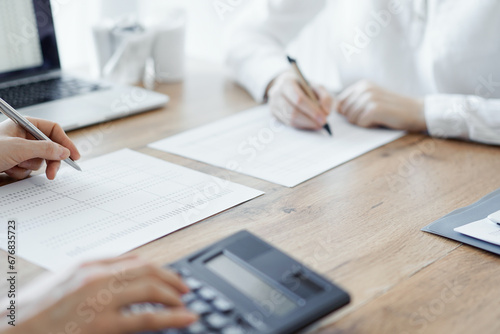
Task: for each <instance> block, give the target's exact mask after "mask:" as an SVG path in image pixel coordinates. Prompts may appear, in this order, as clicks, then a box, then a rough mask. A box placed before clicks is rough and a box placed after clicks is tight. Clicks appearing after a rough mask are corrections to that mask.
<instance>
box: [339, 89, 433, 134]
mask: <svg viewBox="0 0 500 334" xmlns="http://www.w3.org/2000/svg"><path fill="white" fill-rule="evenodd" d="M335 108H336V109H337V111H338V112H339V113H340V114H342V115H344V116H345V117H346V118H347V119H348V120H349V122H351V123H352V124H356V125H359V126H362V127H366V128H370V127H378V126H384V127H387V128H391V129H397V130H407V131H412V132H420V131H425V130H426V129H427V125H426V122H425V116H424V102H423V100H419V99H414V98H411V97H406V96H402V95H399V94H396V93H393V92H390V91H388V90H385V89H383V88H381V87H379V86H377V85H375V84H373V83H371V82H369V81H365V80H363V81H359V82H357V83H355V84H354V85H352V86H350V87H348V88H346V89H345V90H344V91H343V92H342V93H340V95H339V96H338V97H337V100H336V106H335Z"/></svg>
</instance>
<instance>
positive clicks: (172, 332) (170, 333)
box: [158, 328, 182, 334]
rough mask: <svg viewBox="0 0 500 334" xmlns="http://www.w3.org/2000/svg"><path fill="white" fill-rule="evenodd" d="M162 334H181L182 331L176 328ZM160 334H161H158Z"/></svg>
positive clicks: (165, 330) (163, 331)
mask: <svg viewBox="0 0 500 334" xmlns="http://www.w3.org/2000/svg"><path fill="white" fill-rule="evenodd" d="M160 333H161V334H181V333H182V332H181V330H180V329H176V328H169V329H164V330H162V331H161V332H160ZM158 334H159V333H158Z"/></svg>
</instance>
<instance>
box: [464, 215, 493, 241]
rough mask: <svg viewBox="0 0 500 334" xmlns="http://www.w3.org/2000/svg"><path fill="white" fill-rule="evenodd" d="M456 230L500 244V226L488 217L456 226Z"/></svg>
mask: <svg viewBox="0 0 500 334" xmlns="http://www.w3.org/2000/svg"><path fill="white" fill-rule="evenodd" d="M455 232H458V233H462V234H465V235H468V236H469V237H473V238H475V239H479V240H483V241H486V242H489V243H491V244H495V245H500V226H499V225H498V224H496V223H494V222H492V221H491V220H489V219H488V218H485V219H482V220H478V221H475V222H473V223H470V224H467V225H463V226H460V227H457V228H455Z"/></svg>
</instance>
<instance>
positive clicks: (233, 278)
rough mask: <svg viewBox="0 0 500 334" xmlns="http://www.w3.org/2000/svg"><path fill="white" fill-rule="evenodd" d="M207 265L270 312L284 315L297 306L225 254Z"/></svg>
mask: <svg viewBox="0 0 500 334" xmlns="http://www.w3.org/2000/svg"><path fill="white" fill-rule="evenodd" d="M205 265H206V266H207V268H208V269H210V270H211V271H212V272H214V273H215V274H217V275H218V276H220V277H221V278H222V279H224V280H226V281H227V282H228V283H230V284H231V285H232V286H233V287H235V288H236V289H237V290H239V291H240V292H241V293H242V294H244V295H246V296H247V297H248V298H250V299H252V300H253V301H255V302H256V303H257V305H259V306H260V307H262V308H263V309H264V310H265V311H266V312H267V313H269V314H272V315H276V316H283V315H286V314H288V313H289V312H291V311H293V310H294V309H295V308H297V305H296V304H295V303H294V302H293V301H292V300H290V299H289V298H288V297H287V296H285V295H284V294H283V293H282V292H281V291H279V290H277V289H276V288H274V287H272V286H271V285H269V284H268V283H266V282H264V281H263V280H262V279H261V278H260V277H258V276H256V275H255V274H254V273H252V272H251V271H250V270H248V269H247V268H245V267H243V266H242V265H240V264H239V263H237V262H235V261H233V260H232V259H230V258H229V257H227V256H226V255H224V254H221V255H219V256H217V257H215V258H213V259H211V260H210V261H208V262H206V264H205Z"/></svg>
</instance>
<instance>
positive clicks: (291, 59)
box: [286, 56, 297, 64]
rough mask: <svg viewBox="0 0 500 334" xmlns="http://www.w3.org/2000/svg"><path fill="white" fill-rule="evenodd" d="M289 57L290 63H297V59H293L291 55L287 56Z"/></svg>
mask: <svg viewBox="0 0 500 334" xmlns="http://www.w3.org/2000/svg"><path fill="white" fill-rule="evenodd" d="M286 57H287V58H288V61H289V62H290V64H294V63H296V62H297V61H296V60H295V59H293V58H292V57H290V56H286Z"/></svg>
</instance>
